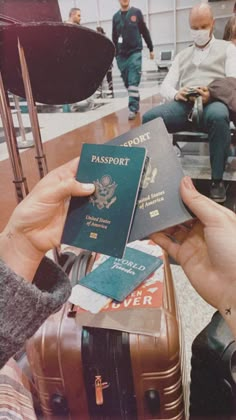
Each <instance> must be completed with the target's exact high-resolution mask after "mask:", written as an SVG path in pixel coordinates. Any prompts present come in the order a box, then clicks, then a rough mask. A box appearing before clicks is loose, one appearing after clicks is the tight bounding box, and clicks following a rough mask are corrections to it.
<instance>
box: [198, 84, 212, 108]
mask: <svg viewBox="0 0 236 420" xmlns="http://www.w3.org/2000/svg"><path fill="white" fill-rule="evenodd" d="M196 90H197V92H199V94H200V95H201V97H202V103H203V104H207V103H208V102H209V100H210V92H209V89H208V87H207V86H201V87H197V88H196Z"/></svg>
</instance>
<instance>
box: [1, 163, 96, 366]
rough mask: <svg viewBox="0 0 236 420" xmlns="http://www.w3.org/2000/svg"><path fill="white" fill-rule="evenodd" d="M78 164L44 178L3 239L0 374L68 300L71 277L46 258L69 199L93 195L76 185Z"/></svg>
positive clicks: (58, 235) (91, 188) (56, 242)
mask: <svg viewBox="0 0 236 420" xmlns="http://www.w3.org/2000/svg"><path fill="white" fill-rule="evenodd" d="M77 166H78V159H75V160H73V161H71V162H68V163H67V164H65V165H63V166H61V167H59V168H57V169H55V170H54V171H52V172H50V173H49V174H48V175H47V176H45V177H44V178H43V179H42V180H41V181H40V182H39V183H38V184H37V185H36V187H35V188H34V189H33V190H32V191H31V192H30V193H29V194H28V195H27V197H26V198H25V199H24V200H23V201H22V202H21V203H20V204H19V205H18V206H17V207H16V208H15V210H14V212H13V213H12V216H11V217H10V219H9V222H8V223H7V226H6V227H5V229H4V230H3V232H2V233H1V234H0V369H1V368H2V367H3V366H4V365H5V363H6V362H7V361H8V359H9V358H10V357H11V356H13V355H14V354H15V353H16V352H17V351H18V350H20V349H21V348H22V347H23V345H24V343H25V341H26V339H28V338H29V337H31V336H32V335H33V334H34V333H35V332H36V330H37V329H38V328H39V327H40V325H41V324H42V323H43V322H44V321H45V319H46V318H47V317H48V316H49V315H51V314H52V313H54V312H56V311H57V310H59V309H60V307H61V306H62V304H63V303H64V302H65V301H66V300H67V299H68V297H69V295H70V292H71V286H70V282H69V280H68V277H67V276H66V275H65V273H64V272H63V271H62V270H61V269H60V267H59V266H57V265H56V264H55V263H54V262H53V261H52V260H50V259H48V258H46V257H44V255H45V253H46V252H47V251H48V250H50V249H52V248H55V247H57V246H58V245H59V244H60V239H61V235H62V229H63V226H64V221H65V218H66V213H67V209H68V205H69V198H70V197H71V195H74V196H86V195H89V194H92V193H93V192H94V185H93V184H81V183H80V182H78V181H76V180H75V174H76V170H77Z"/></svg>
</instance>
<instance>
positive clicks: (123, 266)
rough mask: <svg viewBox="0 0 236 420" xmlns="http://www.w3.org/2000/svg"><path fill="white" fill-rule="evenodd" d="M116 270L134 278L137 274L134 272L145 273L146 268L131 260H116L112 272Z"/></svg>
mask: <svg viewBox="0 0 236 420" xmlns="http://www.w3.org/2000/svg"><path fill="white" fill-rule="evenodd" d="M114 269H116V270H121V271H124V272H125V273H128V274H131V275H133V276H134V275H135V274H136V272H135V271H133V270H138V271H145V266H144V265H138V264H136V263H134V262H132V261H129V260H125V259H122V260H119V259H117V258H116V259H115V261H114V263H113V265H112V267H111V270H114Z"/></svg>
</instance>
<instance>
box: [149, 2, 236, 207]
mask: <svg viewBox="0 0 236 420" xmlns="http://www.w3.org/2000/svg"><path fill="white" fill-rule="evenodd" d="M189 24H190V28H191V36H192V39H193V45H192V46H190V47H187V48H185V49H183V50H182V51H180V53H179V54H177V56H176V57H175V59H174V62H173V64H172V66H171V68H170V70H169V72H168V74H167V76H166V77H165V79H164V82H163V84H162V87H161V94H162V96H164V97H165V98H166V99H167V100H168V101H169V103H166V104H163V105H159V106H157V107H155V108H153V109H151V110H150V111H148V112H146V113H145V114H144V116H143V123H146V122H148V121H151V120H153V119H155V118H157V117H160V118H163V121H164V123H165V125H166V127H167V130H168V131H169V132H170V133H174V132H177V131H182V130H189V129H191V122H190V121H189V115H190V113H191V110H192V107H193V102H192V101H191V98H190V100H188V99H187V96H186V95H188V92H189V88H194V89H195V90H196V91H197V93H198V94H199V95H201V96H202V101H203V105H204V107H203V123H202V125H201V129H202V130H203V131H204V132H206V133H208V140H209V148H210V162H211V178H212V182H211V188H210V198H211V199H212V200H214V201H216V202H218V203H223V202H224V201H225V200H226V189H225V186H224V183H223V174H224V170H225V163H226V160H227V157H228V155H229V149H230V142H231V135H230V117H229V109H228V108H227V106H226V105H225V104H224V103H223V102H220V101H217V100H215V101H211V98H210V91H209V89H208V87H207V86H208V85H209V84H210V83H211V82H213V81H214V80H215V79H218V78H225V77H227V76H230V77H236V49H235V48H234V46H233V44H232V43H231V42H227V41H223V40H221V39H215V37H214V35H213V29H214V18H213V14H212V10H211V8H210V6H209V5H208V4H204V3H201V4H198V5H196V6H194V7H193V8H192V9H191V11H190V16H189Z"/></svg>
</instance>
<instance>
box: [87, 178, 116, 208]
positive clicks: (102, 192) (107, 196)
mask: <svg viewBox="0 0 236 420" xmlns="http://www.w3.org/2000/svg"><path fill="white" fill-rule="evenodd" d="M94 185H95V192H94V194H93V195H92V196H91V197H90V199H89V201H90V202H91V203H92V204H93V206H97V208H98V209H99V210H101V209H103V208H104V207H105V208H107V209H109V208H110V207H111V206H112V204H114V203H115V201H116V199H117V197H116V196H114V194H115V190H116V187H117V184H116V183H115V182H114V181H112V178H111V176H110V175H104V176H103V177H102V178H101V179H100V181H99V180H98V179H97V180H96V181H94Z"/></svg>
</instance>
